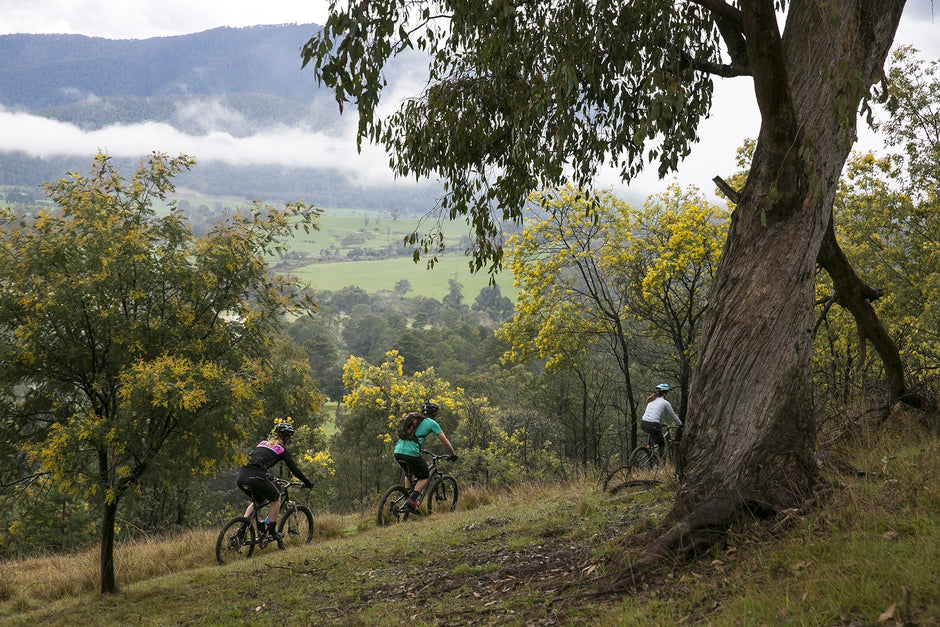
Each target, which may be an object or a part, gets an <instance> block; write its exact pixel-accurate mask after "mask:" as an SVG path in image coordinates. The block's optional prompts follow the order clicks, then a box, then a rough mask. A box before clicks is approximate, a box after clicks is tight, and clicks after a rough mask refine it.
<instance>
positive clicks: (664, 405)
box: [640, 383, 682, 457]
mask: <svg viewBox="0 0 940 627" xmlns="http://www.w3.org/2000/svg"><path fill="white" fill-rule="evenodd" d="M667 396H669V385H668V384H666V383H660V384H659V385H657V386H656V390H655V391H654V392H653V393H652V394H650V396H649V398H647V399H646V411H645V412H643V419H642V420H640V429H642V430H643V431H644V432H645V433H648V434H649V436H650V438H652V439H653V442H655V443H656V446H658V447H659V456H660V457H662V456H663V453H665V452H666V439H665V438H664V437H663V426H662V422H661V418H662V416H663V414H668V415H669V416H671V417H672V419H673V421H675V423H676V425H678V426H679V427H681V426H682V421H681V420H679V416H678V414H676V410H674V409H673V408H672V405H670V404H669V401H668V400H666V397H667Z"/></svg>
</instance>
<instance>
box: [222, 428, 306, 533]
mask: <svg viewBox="0 0 940 627" xmlns="http://www.w3.org/2000/svg"><path fill="white" fill-rule="evenodd" d="M293 435H294V426H293V425H292V424H290V423H289V422H280V423H278V424H277V425H275V427H274V434H273V436H272V437H271V438H270V439H268V440H264V441H262V442H260V443H259V444H258V446H256V447H255V448H254V450H253V451H251V453H249V454H248V463H247V464H245V465H244V466H242V467H241V468H240V469H239V470H238V474H237V475H236V477H235V485H237V486H238V488H239V489H240V490H241V491H242V492H244V493H245V494H247V495H248V496H250V497H251V498H252V501H253V502H252V503H251V505H249V506H248V509H247V510H245V516H246V517H247V516H251V513H252V512H253V511H254V508H255V504H254V501H255V500H263V501H271V506H270V507H269V508H268V515H267V517H266V518H265V519H264V524H265V525H266V526H267V534H268V535H269V536H271V537H272V538H276V537H277V531H276V528H277V514H278V512H279V511H280V509H281V495H280V491H279V490H278V488H277V485H276V484H275V483H274V482H273V481H271V477H270V476H269V475H268V469H269V468H271V467H272V466H274V465H275V464H277V463H278V462H284V463H285V464H287V467H288V468H289V469H290V471H291V472H292V473H293V474H294V476H295V477H297V478H298V479H300V480H301V481H302V482H303V483H304V485H305V486H306V487H308V488H310V487H312V486H313V483H312V482H311V481H310V480H309V479H307V477H306V476H305V475H304V473H303V471H301V470H300V468H299V467H298V466H297V462H295V461H294V458H293V456H292V455H291V454H290V452H289V451H288V450H287V448H286V447H287V445H288V444H289V443H290V439H291V436H293ZM260 532H261V533H264V529H261V530H260Z"/></svg>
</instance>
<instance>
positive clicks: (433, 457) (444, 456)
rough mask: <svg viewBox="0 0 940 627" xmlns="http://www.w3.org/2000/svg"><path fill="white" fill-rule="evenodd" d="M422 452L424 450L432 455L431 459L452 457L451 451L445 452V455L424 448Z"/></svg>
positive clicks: (423, 451)
mask: <svg viewBox="0 0 940 627" xmlns="http://www.w3.org/2000/svg"><path fill="white" fill-rule="evenodd" d="M421 452H422V453H425V454H427V455H430V456H431V459H432V460H433V461H437V460H439V459H450V458H451V455H450V453H447V454H445V455H438V454H437V453H435V452H433V451H429V450H427V449H424V448H423V449H421Z"/></svg>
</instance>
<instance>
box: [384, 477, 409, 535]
mask: <svg viewBox="0 0 940 627" xmlns="http://www.w3.org/2000/svg"><path fill="white" fill-rule="evenodd" d="M407 500H408V488H406V487H405V486H403V485H393V486H392V487H390V488H389V489H388V490H386V491H385V494H383V495H382V500H381V501H379V512H378V514H377V516H376V519H375V522H376V523H378V525H379V527H387V526H389V525H394V524H395V523H400V522H403V521H405V520H408V516H409V515H410V514H411V512H410V511H408V510H406V509H405V502H406V501H407Z"/></svg>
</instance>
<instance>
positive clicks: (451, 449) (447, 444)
mask: <svg viewBox="0 0 940 627" xmlns="http://www.w3.org/2000/svg"><path fill="white" fill-rule="evenodd" d="M437 437H438V439H439V440H440V441H441V444H443V445H444V448H445V449H447V452H448V453H450V454H451V455H456V454H457V453H456V452H455V451H454V445H453V444H451V443H450V440H448V439H447V436H446V435H444V432H443V431H441V432H440V433H438V434H437Z"/></svg>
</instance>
